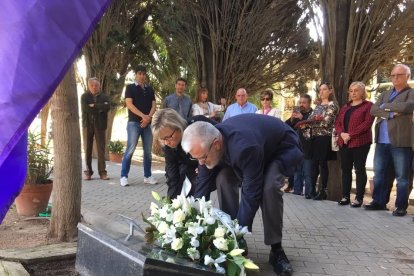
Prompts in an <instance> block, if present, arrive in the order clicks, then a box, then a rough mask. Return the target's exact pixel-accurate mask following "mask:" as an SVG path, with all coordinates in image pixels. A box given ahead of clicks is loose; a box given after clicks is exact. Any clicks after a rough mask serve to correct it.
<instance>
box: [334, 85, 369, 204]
mask: <svg viewBox="0 0 414 276" xmlns="http://www.w3.org/2000/svg"><path fill="white" fill-rule="evenodd" d="M365 98H366V93H365V84H364V83H362V82H359V81H356V82H353V83H351V85H350V86H349V99H350V101H349V102H348V103H346V104H345V105H344V106H342V107H341V110H340V111H339V115H338V117H337V118H336V122H335V130H336V133H337V134H338V145H339V154H340V156H341V170H342V199H341V201H339V202H338V204H339V205H348V204H349V203H350V193H351V184H352V168H353V167H355V174H356V190H357V191H356V197H355V201H354V202H352V204H351V207H361V205H362V202H363V199H364V194H365V185H366V183H367V172H366V169H365V163H366V161H367V156H368V152H369V148H370V146H371V143H372V133H371V127H372V123H373V122H374V117H373V116H371V114H370V110H371V106H372V103H371V102H369V101H367V100H365Z"/></svg>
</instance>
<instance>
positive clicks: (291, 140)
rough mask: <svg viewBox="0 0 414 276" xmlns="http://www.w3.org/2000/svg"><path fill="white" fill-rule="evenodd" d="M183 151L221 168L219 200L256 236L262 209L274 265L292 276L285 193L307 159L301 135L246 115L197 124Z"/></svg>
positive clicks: (274, 121) (268, 118)
mask: <svg viewBox="0 0 414 276" xmlns="http://www.w3.org/2000/svg"><path fill="white" fill-rule="evenodd" d="M181 145H182V148H183V149H184V151H186V152H188V153H190V154H191V155H192V157H193V158H195V159H197V160H198V162H199V163H200V164H201V165H205V166H206V167H207V168H209V169H213V168H214V169H216V168H217V167H221V170H220V171H219V172H218V174H217V177H216V179H215V181H216V186H217V195H218V199H219V204H220V208H221V209H222V210H223V211H224V212H226V213H228V214H229V215H230V216H231V218H232V219H235V218H237V219H238V221H239V223H240V225H242V226H248V227H249V229H250V231H251V229H252V224H253V219H254V216H255V214H256V211H257V209H258V208H259V206H260V207H261V209H262V215H263V224H264V225H263V226H264V236H265V237H264V240H265V244H267V245H270V246H271V252H270V256H269V263H270V264H272V265H273V269H274V271H275V272H276V273H277V274H283V275H289V274H290V273H291V272H292V267H291V265H290V263H289V260H288V259H287V257H286V255H285V253H284V251H283V248H282V227H283V198H282V195H283V192H282V191H281V190H280V188H281V187H282V186H283V184H284V178H285V176H290V175H292V174H293V173H294V169H295V167H296V165H297V164H298V163H299V162H300V161H301V159H302V157H303V153H302V150H301V149H300V146H299V138H298V136H297V134H296V133H295V131H294V130H293V129H292V128H290V127H289V126H288V125H286V124H285V123H283V122H282V121H281V120H279V119H277V118H274V117H271V116H261V115H258V114H241V115H238V116H234V117H232V118H229V119H228V120H226V121H225V122H223V123H220V124H217V125H216V126H213V125H211V124H209V123H205V122H195V123H193V124H192V125H190V126H188V127H187V129H186V130H185V131H184V134H183V138H182V142H181ZM240 181H241V183H242V184H241V194H242V195H241V201H240V203H239V183H240Z"/></svg>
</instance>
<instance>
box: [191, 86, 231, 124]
mask: <svg viewBox="0 0 414 276" xmlns="http://www.w3.org/2000/svg"><path fill="white" fill-rule="evenodd" d="M220 101H221V105H218V104H213V103H211V102H209V101H208V90H207V88H205V87H201V88H199V89H197V96H196V99H195V104H193V116H196V115H203V116H206V117H207V118H212V119H214V118H216V112H218V111H224V109H225V106H226V99H224V98H222V99H221V100H220Z"/></svg>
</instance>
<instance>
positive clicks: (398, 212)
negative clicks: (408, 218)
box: [392, 208, 407, 217]
mask: <svg viewBox="0 0 414 276" xmlns="http://www.w3.org/2000/svg"><path fill="white" fill-rule="evenodd" d="M406 214H407V210H405V209H402V208H397V209H395V210H394V211H392V215H393V216H396V217H403V216H405V215H406Z"/></svg>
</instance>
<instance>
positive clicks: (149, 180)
mask: <svg viewBox="0 0 414 276" xmlns="http://www.w3.org/2000/svg"><path fill="white" fill-rule="evenodd" d="M144 183H145V184H151V185H155V184H157V183H158V182H157V180H155V178H154V177H153V176H150V177H144Z"/></svg>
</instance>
